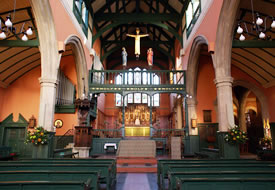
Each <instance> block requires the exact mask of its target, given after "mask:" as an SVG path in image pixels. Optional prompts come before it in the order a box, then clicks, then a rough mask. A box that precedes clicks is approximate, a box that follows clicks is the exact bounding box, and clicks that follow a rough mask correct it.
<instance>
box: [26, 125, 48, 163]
mask: <svg viewBox="0 0 275 190" xmlns="http://www.w3.org/2000/svg"><path fill="white" fill-rule="evenodd" d="M25 143H26V144H28V143H31V144H32V145H33V147H32V149H33V151H32V158H48V156H49V152H48V146H46V145H47V144H48V143H49V132H48V131H47V130H45V129H44V128H43V127H35V128H34V130H31V131H28V133H27V136H26V140H25Z"/></svg>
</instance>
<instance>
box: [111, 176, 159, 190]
mask: <svg viewBox="0 0 275 190" xmlns="http://www.w3.org/2000/svg"><path fill="white" fill-rule="evenodd" d="M157 189H158V186H157V174H156V173H118V174H117V183H116V187H115V190H157Z"/></svg>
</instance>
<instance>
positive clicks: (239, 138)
mask: <svg viewBox="0 0 275 190" xmlns="http://www.w3.org/2000/svg"><path fill="white" fill-rule="evenodd" d="M224 140H225V142H227V143H228V144H231V145H236V144H237V145H239V144H244V143H246V141H247V140H248V139H247V134H246V132H243V131H241V130H240V127H238V126H236V125H235V126H234V127H233V128H231V129H230V130H229V131H228V133H227V134H226V135H225V137H224Z"/></svg>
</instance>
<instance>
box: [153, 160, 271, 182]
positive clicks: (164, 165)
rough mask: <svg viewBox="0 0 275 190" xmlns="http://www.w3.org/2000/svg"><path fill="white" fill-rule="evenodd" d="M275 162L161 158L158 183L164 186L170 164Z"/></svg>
mask: <svg viewBox="0 0 275 190" xmlns="http://www.w3.org/2000/svg"><path fill="white" fill-rule="evenodd" d="M236 163H240V164H261V165H262V164H275V162H262V161H257V160H253V159H237V160H159V161H158V173H157V175H158V185H159V187H161V186H162V181H163V180H162V178H167V177H168V175H167V171H168V168H169V165H185V164H186V165H190V164H192V165H208V164H236Z"/></svg>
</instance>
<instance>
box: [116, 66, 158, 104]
mask: <svg viewBox="0 0 275 190" xmlns="http://www.w3.org/2000/svg"><path fill="white" fill-rule="evenodd" d="M151 76H152V84H154V85H158V84H160V77H159V76H158V75H157V74H156V73H152V74H150V73H148V72H147V70H146V69H141V68H139V67H136V68H134V69H129V72H127V73H125V74H124V77H125V78H124V81H125V84H128V85H129V84H130V85H131V84H137V85H140V84H143V85H146V84H147V85H148V84H150V77H151ZM122 77H123V74H119V75H117V76H116V78H115V84H118V85H120V84H122V79H123V78H122ZM152 100H153V104H152V105H153V106H159V104H160V103H159V101H160V94H159V93H158V94H155V95H154V96H153V99H152ZM115 101H116V103H115V104H116V106H122V103H123V102H124V104H125V106H126V105H127V103H129V104H148V106H150V100H149V96H148V95H147V94H143V93H132V94H128V95H127V96H126V97H125V100H124V101H123V100H122V96H121V95H120V94H116V95H115Z"/></svg>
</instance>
